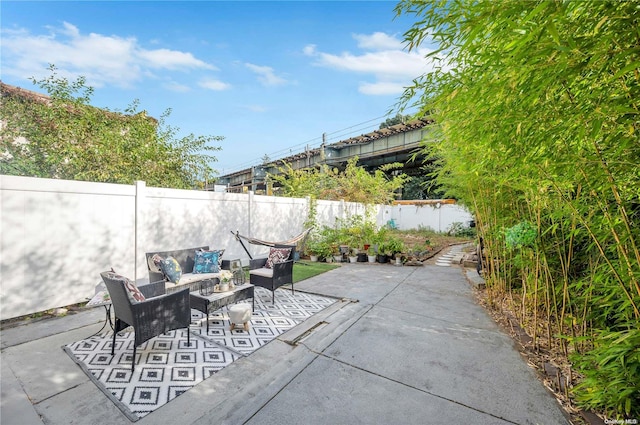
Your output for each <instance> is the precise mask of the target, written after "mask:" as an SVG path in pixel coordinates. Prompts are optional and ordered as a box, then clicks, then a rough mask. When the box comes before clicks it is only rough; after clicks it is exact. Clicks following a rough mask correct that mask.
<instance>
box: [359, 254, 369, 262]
mask: <svg viewBox="0 0 640 425" xmlns="http://www.w3.org/2000/svg"><path fill="white" fill-rule="evenodd" d="M366 262H367V253H366V252H360V253H358V263H366Z"/></svg>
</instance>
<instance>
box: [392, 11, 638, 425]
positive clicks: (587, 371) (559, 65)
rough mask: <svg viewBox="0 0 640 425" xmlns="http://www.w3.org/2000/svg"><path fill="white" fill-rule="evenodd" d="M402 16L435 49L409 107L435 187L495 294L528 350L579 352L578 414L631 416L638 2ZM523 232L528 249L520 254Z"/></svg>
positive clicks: (411, 35)
mask: <svg viewBox="0 0 640 425" xmlns="http://www.w3.org/2000/svg"><path fill="white" fill-rule="evenodd" d="M396 11H397V12H398V13H399V14H411V15H414V16H415V17H416V23H415V24H414V25H413V26H412V27H411V28H410V29H409V30H408V31H407V32H406V33H405V38H406V41H407V43H408V46H409V47H410V48H411V49H415V48H416V47H418V46H419V45H421V44H422V43H424V42H425V41H426V40H427V39H429V38H430V39H431V40H433V42H434V43H435V48H434V49H433V53H432V54H431V59H435V60H436V62H438V61H439V63H440V64H441V67H440V68H439V69H436V71H435V72H433V73H429V74H426V75H423V76H421V77H420V78H418V79H416V80H415V81H414V84H413V85H412V86H411V87H409V88H408V89H407V91H406V92H405V95H404V97H403V102H404V103H405V104H409V103H416V104H418V105H419V106H420V107H421V108H422V112H423V113H424V114H426V113H429V115H430V116H432V117H433V118H435V119H436V122H437V123H438V126H439V131H440V142H439V143H438V144H437V149H436V150H435V151H434V152H435V155H436V156H437V157H439V158H441V160H442V164H443V168H442V169H441V170H440V172H439V181H440V183H442V184H443V185H444V186H445V187H446V188H447V189H448V190H450V191H454V192H455V194H456V196H457V197H458V198H459V199H461V200H462V201H463V202H465V203H466V204H467V205H468V206H470V207H471V209H472V210H474V212H475V214H476V219H477V222H478V226H479V233H480V234H481V235H482V236H483V238H484V241H485V246H486V247H487V250H488V252H489V256H490V258H491V260H492V262H491V263H490V265H492V266H493V267H491V269H490V270H489V274H488V275H487V278H488V284H489V286H490V289H491V290H493V291H503V292H506V293H508V294H509V296H510V297H514V298H516V299H519V300H520V302H521V313H522V314H521V318H522V319H523V320H522V323H523V326H525V327H527V328H528V329H529V331H530V332H531V333H532V336H533V337H534V339H535V338H537V337H538V336H540V337H544V338H545V339H547V340H548V341H549V345H550V346H555V347H559V348H560V349H562V350H564V352H565V353H569V352H572V353H573V354H572V355H571V359H572V361H573V363H574V367H575V368H576V370H578V371H579V372H580V376H581V381H580V383H579V385H577V390H576V391H575V392H574V397H575V400H576V401H578V402H579V403H580V404H581V405H583V406H586V407H589V408H592V409H601V410H603V411H605V412H606V413H607V414H609V415H614V416H615V415H618V416H620V417H637V416H638V415H640V356H638V351H637V347H638V345H639V344H640V227H638V225H637V223H638V221H637V218H638V216H639V215H640V201H639V200H638V196H639V194H640V174H639V173H638V169H639V168H638V163H640V143H639V142H640V140H639V134H640V119H639V118H638V117H640V103H638V99H640V49H639V48H638V46H639V45H640V32H639V31H638V28H640V13H638V3H637V2H635V1H600V0H593V1H589V0H583V1H551V0H538V1H528V2H523V1H520V0H502V1H493V0H479V1H473V2H471V1H461V0H460V1H458V0H454V1H450V0H432V1H412V0H405V1H401V2H400V3H399V4H398V5H397V7H396ZM430 47H433V46H430ZM425 153H427V152H425ZM523 229H527V231H526V232H523ZM532 229H534V232H535V234H536V238H535V242H534V243H527V244H520V243H517V241H518V240H520V239H521V238H522V237H524V234H525V233H526V234H527V235H530V234H531V230H532ZM505 235H506V236H508V238H507V239H508V240H509V241H510V244H507V243H506V236H505ZM514 241H515V243H514ZM538 315H540V316H543V318H544V319H545V327H546V329H544V328H543V330H542V331H541V329H540V326H539V323H540V322H539V320H538V319H539V316H538ZM552 335H558V336H559V337H558V338H552ZM567 341H569V343H570V345H568V344H567Z"/></svg>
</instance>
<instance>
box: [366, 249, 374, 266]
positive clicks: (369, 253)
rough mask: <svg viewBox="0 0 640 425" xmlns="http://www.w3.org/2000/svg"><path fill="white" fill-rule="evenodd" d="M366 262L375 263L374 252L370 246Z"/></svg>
mask: <svg viewBox="0 0 640 425" xmlns="http://www.w3.org/2000/svg"><path fill="white" fill-rule="evenodd" d="M367 261H369V262H370V263H375V262H376V251H375V249H374V248H373V247H372V246H369V248H368V249H367Z"/></svg>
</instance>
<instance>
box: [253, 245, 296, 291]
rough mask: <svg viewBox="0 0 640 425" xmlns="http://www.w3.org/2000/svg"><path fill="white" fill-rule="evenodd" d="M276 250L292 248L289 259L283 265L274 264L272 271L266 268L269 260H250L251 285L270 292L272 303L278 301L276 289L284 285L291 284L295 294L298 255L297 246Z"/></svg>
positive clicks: (283, 246)
mask: <svg viewBox="0 0 640 425" xmlns="http://www.w3.org/2000/svg"><path fill="white" fill-rule="evenodd" d="M274 248H291V253H290V254H289V258H288V259H287V260H286V261H285V262H283V263H277V264H274V265H273V268H271V269H267V268H265V264H266V263H267V258H255V259H252V260H249V283H251V284H252V285H255V286H261V287H263V288H266V289H268V290H270V291H271V302H272V303H274V302H275V300H276V293H275V291H276V289H278V288H279V287H281V286H282V285H286V284H288V283H290V284H291V293H292V294H293V293H294V290H293V263H294V261H295V260H294V259H295V255H296V246H295V245H275V246H274Z"/></svg>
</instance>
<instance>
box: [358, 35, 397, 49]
mask: <svg viewBox="0 0 640 425" xmlns="http://www.w3.org/2000/svg"><path fill="white" fill-rule="evenodd" d="M353 38H355V39H356V40H357V41H358V47H360V48H361V49H365V50H402V48H403V46H402V41H401V40H398V39H397V38H395V37H392V36H390V35H388V34H385V33H383V32H374V33H373V34H354V35H353Z"/></svg>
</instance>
